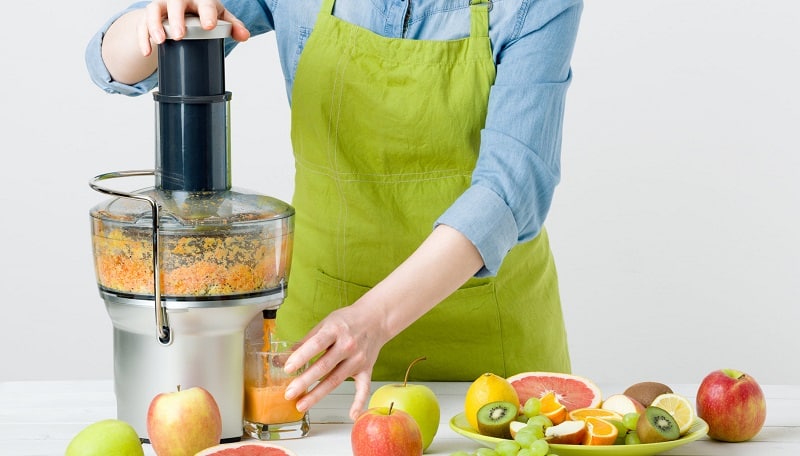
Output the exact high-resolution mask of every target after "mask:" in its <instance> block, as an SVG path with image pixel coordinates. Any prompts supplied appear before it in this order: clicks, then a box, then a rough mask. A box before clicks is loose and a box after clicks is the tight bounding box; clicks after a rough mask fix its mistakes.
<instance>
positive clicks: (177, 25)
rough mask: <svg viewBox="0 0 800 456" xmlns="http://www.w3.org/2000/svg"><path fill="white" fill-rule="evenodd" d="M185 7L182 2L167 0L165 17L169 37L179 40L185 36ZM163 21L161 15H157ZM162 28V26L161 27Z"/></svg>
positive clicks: (187, 10)
mask: <svg viewBox="0 0 800 456" xmlns="http://www.w3.org/2000/svg"><path fill="white" fill-rule="evenodd" d="M187 12H189V9H187V8H186V3H184V2H182V1H181V2H167V19H168V20H169V38H171V39H173V40H180V39H182V38H183V37H184V36H186V13H187ZM159 20H162V21H163V15H161V16H159ZM162 30H163V28H162Z"/></svg>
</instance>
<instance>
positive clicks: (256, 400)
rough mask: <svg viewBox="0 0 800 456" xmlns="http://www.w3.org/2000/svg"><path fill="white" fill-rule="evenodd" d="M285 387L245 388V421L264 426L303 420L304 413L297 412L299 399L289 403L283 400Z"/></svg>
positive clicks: (247, 386)
mask: <svg viewBox="0 0 800 456" xmlns="http://www.w3.org/2000/svg"><path fill="white" fill-rule="evenodd" d="M287 385H288V382H286V384H284V385H273V386H252V385H245V388H244V419H245V420H247V421H251V422H255V423H263V424H278V423H291V422H294V421H299V420H301V419H303V415H304V413H303V412H298V411H297V399H299V398H294V399H292V400H291V401H287V400H286V399H284V398H283V394H284V392H285V391H286V386H287Z"/></svg>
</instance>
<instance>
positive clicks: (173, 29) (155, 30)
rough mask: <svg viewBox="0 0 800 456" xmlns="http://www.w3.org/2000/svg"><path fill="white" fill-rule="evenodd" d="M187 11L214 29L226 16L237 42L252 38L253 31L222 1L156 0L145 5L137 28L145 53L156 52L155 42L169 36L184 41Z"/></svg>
mask: <svg viewBox="0 0 800 456" xmlns="http://www.w3.org/2000/svg"><path fill="white" fill-rule="evenodd" d="M187 13H189V14H191V13H194V14H197V16H198V17H199V18H200V24H201V26H202V27H203V28H204V29H206V30H211V29H213V28H214V27H216V26H217V20H218V19H223V20H226V21H228V22H230V23H231V24H232V28H231V36H232V37H233V39H235V40H237V41H246V40H247V39H248V38H250V31H249V30H247V27H245V25H244V23H243V22H242V21H240V20H239V19H238V18H237V17H236V16H234V15H233V14H231V12H230V11H228V10H227V9H225V7H224V6H223V5H222V4H221V3H220V2H219V1H218V0H194V1H193V0H153V1H152V2H150V3H149V4H148V5H147V6H146V7H145V12H144V17H143V24H142V25H141V26H140V27H139V29H138V30H137V40H138V43H139V48H140V49H141V51H142V54H143V55H149V54H150V53H151V52H152V45H153V43H155V44H161V43H163V42H164V40H166V39H167V38H171V39H174V40H180V39H182V38H183V37H184V36H186V20H185V17H186V15H187ZM164 19H168V20H169V24H170V36H169V37H167V34H166V32H165V31H164V26H163V22H164Z"/></svg>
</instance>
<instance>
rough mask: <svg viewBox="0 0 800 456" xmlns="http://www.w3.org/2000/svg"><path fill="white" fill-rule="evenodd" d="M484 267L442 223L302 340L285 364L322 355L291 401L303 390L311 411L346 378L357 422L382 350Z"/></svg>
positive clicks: (304, 406) (303, 403) (294, 386)
mask: <svg viewBox="0 0 800 456" xmlns="http://www.w3.org/2000/svg"><path fill="white" fill-rule="evenodd" d="M482 266H483V260H482V259H481V256H480V254H479V253H478V250H477V249H476V248H475V246H474V245H472V243H471V242H470V241H469V240H468V239H467V238H466V237H464V236H463V235H462V234H461V233H459V232H458V231H456V230H454V229H453V228H450V227H449V226H447V225H439V226H438V227H436V228H435V229H434V230H433V231H432V232H431V234H430V236H428V238H427V239H426V240H425V241H424V242H423V243H422V245H420V247H419V248H418V249H417V250H416V251H415V252H414V253H413V254H412V255H411V256H410V257H409V258H408V259H407V260H406V261H404V262H403V263H402V264H401V265H400V266H398V267H397V269H395V270H394V271H393V272H392V273H391V274H389V276H388V277H386V278H385V279H384V280H382V281H381V282H380V283H378V284H377V285H375V287H373V288H372V289H371V290H370V291H368V292H367V293H366V294H365V295H364V296H363V297H362V298H361V299H359V300H358V301H356V302H355V303H353V304H352V305H350V306H347V307H344V308H341V309H339V310H336V311H334V312H332V313H331V314H330V315H328V316H327V317H326V318H325V319H323V320H322V321H321V322H320V323H319V324H318V325H317V326H316V327H315V328H314V329H312V330H311V332H309V334H308V335H307V336H306V337H305V338H304V339H303V345H302V346H301V347H300V349H299V350H298V351H296V352H295V353H294V354H293V355H292V356H291V357H290V358H289V359H288V361H287V363H286V369H287V370H288V371H293V370H295V369H296V368H297V367H298V366H302V365H304V364H305V363H307V362H309V361H310V360H311V359H312V358H313V357H314V356H316V355H318V354H320V353H323V352H324V354H323V355H322V356H321V357H320V358H319V359H318V360H317V361H315V362H314V364H312V365H311V366H310V367H309V368H308V370H306V372H304V373H303V374H302V375H300V376H299V377H298V378H297V379H295V380H294V381H293V382H292V383H291V384H290V385H289V389H288V390H287V393H286V395H287V397H294V396H296V395H297V394H298V393H299V392H302V391H305V390H306V389H307V388H309V387H311V385H313V384H314V382H316V381H317V380H319V379H322V380H321V381H320V383H319V384H318V385H317V386H316V387H314V389H312V390H311V391H310V392H309V393H308V394H307V395H306V396H305V397H303V398H302V399H301V400H300V401H299V402H298V404H297V406H298V409H301V410H308V409H309V408H311V406H313V405H314V404H316V403H317V402H319V400H320V399H322V398H323V397H324V396H325V395H326V394H328V393H330V392H331V391H333V389H334V388H336V387H337V386H339V385H340V384H341V383H342V382H343V381H345V380H346V379H347V378H350V377H352V378H353V380H355V385H356V395H355V399H354V400H353V405H352V407H351V408H350V417H351V418H353V419H355V418H356V416H357V415H358V413H360V412H361V410H362V409H363V408H364V406H365V405H366V403H367V400H368V399H369V392H370V378H371V375H372V368H373V366H374V365H375V361H376V360H377V359H378V353H379V352H380V349H381V347H383V345H384V344H385V343H386V342H388V341H389V340H390V339H391V338H393V337H394V336H396V335H397V334H399V333H400V332H401V331H402V330H403V329H405V328H407V327H408V326H410V325H411V323H413V322H414V321H416V320H417V319H419V318H420V317H421V316H422V315H424V314H425V313H426V312H427V311H428V310H430V309H431V308H433V307H434V306H435V305H436V304H438V303H439V302H440V301H442V300H443V299H444V298H446V297H447V296H449V295H450V294H451V293H453V292H454V291H455V290H456V289H458V287H460V286H461V285H463V284H464V283H465V282H466V281H467V279H469V278H471V277H472V276H474V275H475V273H476V272H477V271H478V270H479V269H480V268H481V267H482Z"/></svg>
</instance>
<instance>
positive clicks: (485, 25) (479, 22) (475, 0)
mask: <svg viewBox="0 0 800 456" xmlns="http://www.w3.org/2000/svg"><path fill="white" fill-rule="evenodd" d="M331 1H332V0H331ZM491 8H492V0H470V2H469V9H470V19H469V21H470V32H469V35H470V37H472V38H486V37H488V36H489V10H490V9H491Z"/></svg>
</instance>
